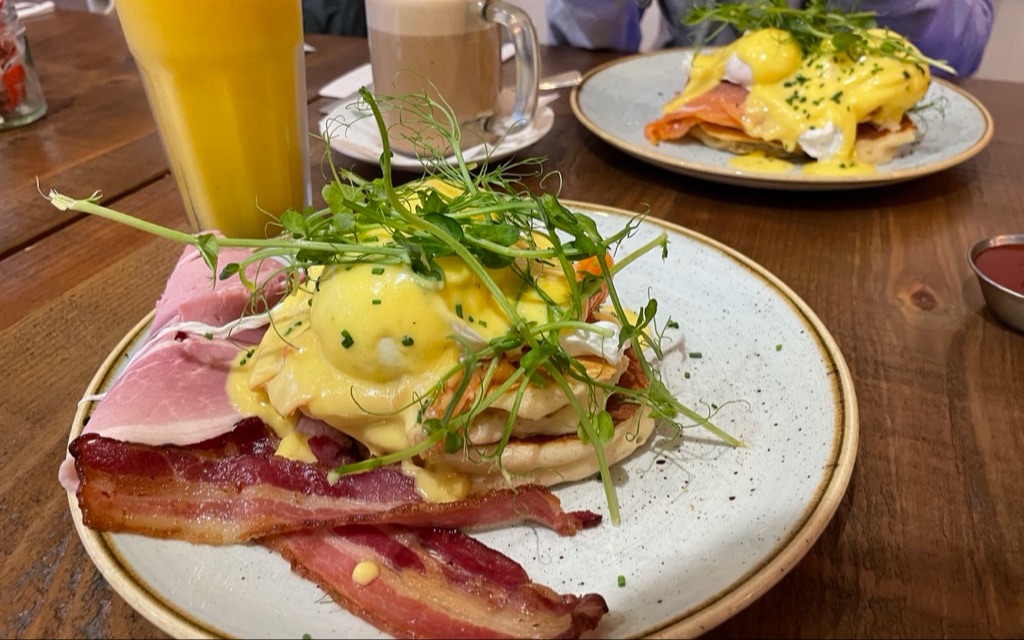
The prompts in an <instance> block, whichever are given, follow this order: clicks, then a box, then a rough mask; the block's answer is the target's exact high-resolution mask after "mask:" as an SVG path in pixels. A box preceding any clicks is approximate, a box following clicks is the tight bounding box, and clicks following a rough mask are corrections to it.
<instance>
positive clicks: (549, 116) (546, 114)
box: [317, 98, 556, 171]
mask: <svg viewBox="0 0 1024 640" xmlns="http://www.w3.org/2000/svg"><path fill="white" fill-rule="evenodd" d="M359 100H360V99H359V98H353V99H351V100H346V101H344V102H343V103H339V104H338V105H337V106H336V107H335V108H333V109H331V111H330V113H327V114H326V115H324V116H323V117H322V118H320V120H319V121H318V122H317V131H318V132H319V134H320V135H321V136H324V135H327V134H328V132H327V130H326V126H327V123H328V121H330V120H333V119H336V118H337V114H338V113H339V112H341V111H344V110H346V109H349V108H350V107H352V105H355V104H357V103H358V102H359ZM542 117H543V118H544V119H546V124H545V125H544V126H542V127H539V128H536V134H534V136H532V137H531V138H530V139H529V140H528V141H525V143H524V144H519V145H511V146H509V147H508V148H507V149H502V148H501V147H502V143H501V142H499V143H498V144H497V145H495V146H494V147H492V148H491V153H490V154H489V155H485V156H484V157H482V158H478V159H476V160H467V163H474V162H496V161H499V160H504V159H506V158H508V157H511V156H512V155H515V154H516V153H518V152H520V151H522V150H523V149H526V148H528V147H530V146H532V145H534V144H537V143H538V142H540V141H541V140H543V139H544V138H545V137H547V135H548V134H549V133H551V130H552V129H553V128H554V127H555V118H556V114H555V111H554V109H552V108H551V105H550V104H538V105H537V111H536V114H535V115H534V117H533V120H532V122H533V123H536V122H538V121H540V120H541V119H542ZM353 124H355V123H353ZM342 137H344V136H343V135H342V136H330V137H329V146H330V148H331V149H332V150H334V151H336V152H338V153H340V154H342V155H344V156H346V157H349V158H352V159H353V160H358V161H360V162H369V163H376V162H378V161H379V156H378V157H373V158H371V157H370V156H369V155H363V154H360V155H356V154H354V153H352V151H351V146H349V147H348V148H341V146H340V145H339V146H335V140H339V139H341V138H342ZM477 146H479V145H474V147H477ZM474 147H471V148H474ZM463 151H465V150H463ZM382 152H383V150H382ZM495 152H497V153H495ZM396 158H398V159H399V160H398V162H397V163H396V162H395V159H396ZM449 164H450V163H449ZM391 166H392V167H393V168H395V169H399V170H401V171H417V170H422V169H423V164H422V161H421V160H420V159H419V158H411V157H409V156H407V155H404V154H397V153H395V152H394V150H392V158H391ZM417 168H418V169H417Z"/></svg>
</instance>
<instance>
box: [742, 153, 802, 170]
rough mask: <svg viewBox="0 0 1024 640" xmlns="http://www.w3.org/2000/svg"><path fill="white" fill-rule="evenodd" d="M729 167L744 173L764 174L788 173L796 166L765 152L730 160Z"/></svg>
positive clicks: (747, 154) (748, 154)
mask: <svg viewBox="0 0 1024 640" xmlns="http://www.w3.org/2000/svg"><path fill="white" fill-rule="evenodd" d="M729 166H731V167H735V168H737V169H743V170H744V171H760V172H763V173H786V172H788V171H792V170H793V167H794V166H795V165H794V164H793V163H792V162H788V161H786V160H783V159H782V158H773V157H771V156H768V155H766V154H765V153H764V152H763V151H755V152H753V153H745V154H742V155H738V156H735V157H733V158H730V159H729Z"/></svg>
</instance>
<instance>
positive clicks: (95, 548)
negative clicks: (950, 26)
mask: <svg viewBox="0 0 1024 640" xmlns="http://www.w3.org/2000/svg"><path fill="white" fill-rule="evenodd" d="M561 202H562V204H563V205H565V206H566V207H567V208H569V209H573V210H584V211H592V212H597V213H601V214H606V215H612V216H619V217H636V216H637V215H640V214H637V213H636V212H631V211H629V210H626V209H623V208H620V207H611V206H606V205H599V204H595V203H590V202H582V201H576V200H568V199H566V200H562V201H561ZM645 222H649V223H652V224H655V225H657V226H659V227H662V228H665V229H669V230H671V231H673V232H675V233H678V234H680V235H683V236H686V237H688V238H690V239H692V240H694V241H696V242H698V243H699V244H702V245H704V246H706V247H710V248H712V249H714V250H715V251H718V252H720V253H723V254H725V255H726V256H728V257H729V258H731V259H733V260H735V261H737V262H738V263H740V264H742V265H743V266H744V267H745V268H746V269H748V270H750V271H752V272H754V273H755V274H756V275H757V276H758V277H759V278H761V279H762V280H763V281H764V282H765V283H766V284H768V285H770V286H771V287H773V288H774V289H775V290H776V291H777V292H778V293H779V294H780V295H781V296H782V297H783V298H784V301H785V302H786V303H787V304H789V305H790V306H791V307H793V308H794V310H795V311H796V312H797V314H798V315H799V316H800V317H801V319H802V320H803V322H804V323H805V324H806V325H807V326H808V327H809V328H811V329H813V331H814V335H815V337H816V341H817V342H818V345H819V348H821V349H822V356H823V359H825V361H826V364H827V365H828V366H827V368H828V369H829V373H828V375H829V376H830V377H831V378H832V380H833V381H832V385H833V390H834V393H835V400H834V402H835V404H836V419H835V423H834V424H833V425H832V427H831V432H832V445H831V449H832V450H831V453H830V455H829V456H828V458H827V459H828V461H829V468H828V470H827V471H826V472H824V473H822V474H821V476H820V477H819V478H818V487H817V488H816V489H815V493H814V495H813V497H812V499H811V500H809V501H808V502H807V504H806V505H805V507H804V512H803V514H802V515H801V517H800V518H799V519H796V520H794V522H793V523H792V525H791V528H790V531H789V532H788V535H787V536H786V537H785V538H783V539H782V540H780V541H779V542H778V543H776V544H775V545H774V547H773V548H772V549H771V550H770V551H768V552H767V553H766V554H765V556H764V557H763V558H761V559H760V560H759V561H758V562H757V563H755V564H754V565H753V566H751V567H750V569H749V570H748V571H747V572H745V573H744V574H742V575H740V576H739V577H738V578H737V579H736V580H734V581H733V582H732V583H730V584H728V585H726V586H725V587H724V588H723V589H722V590H721V591H720V592H719V593H717V594H713V595H709V596H708V597H707V598H706V599H705V600H704V601H703V602H701V603H699V604H698V605H697V606H696V607H694V608H691V609H688V610H683V611H681V612H679V614H678V615H677V616H674V617H673V618H672V619H670V620H668V621H666V622H664V623H663V624H659V625H657V626H653V627H650V628H647V629H645V630H644V631H643V632H641V633H640V637H651V638H678V637H695V636H698V635H700V634H702V633H705V632H707V631H709V630H710V629H713V628H714V627H716V626H718V625H719V624H721V623H722V622H725V621H726V620H728V619H729V618H731V617H732V616H734V615H735V614H737V613H739V612H740V611H741V610H743V609H744V608H746V607H747V606H748V605H749V604H750V603H752V602H753V601H754V600H756V599H758V598H760V597H761V596H762V595H763V594H764V593H766V592H767V591H768V590H769V589H771V588H772V587H773V586H775V585H776V584H777V583H778V582H779V581H781V580H782V578H783V577H785V576H786V575H787V574H788V573H789V571H790V570H791V569H792V568H793V567H794V566H796V564H797V563H798V562H799V561H800V560H801V559H802V558H803V557H804V556H805V555H806V553H807V552H808V551H809V550H810V548H811V547H812V546H813V545H814V544H815V543H816V542H817V540H818V538H819V537H820V536H821V534H822V533H823V532H824V530H825V528H826V527H827V526H828V524H829V523H830V522H831V520H832V518H833V516H834V515H835V512H836V511H837V509H838V507H839V504H840V503H841V501H842V498H843V496H844V495H845V493H846V489H847V487H848V485H849V481H850V478H851V476H852V473H853V469H854V466H855V462H856V455H857V449H858V443H859V409H858V404H857V399H856V391H855V388H854V384H853V378H852V375H851V373H850V370H849V367H848V365H847V364H846V361H845V358H844V357H843V355H842V352H841V350H840V349H839V346H838V344H837V343H836V342H835V339H834V338H833V337H832V335H831V333H830V332H829V331H828V329H827V327H825V325H824V323H823V322H822V321H821V319H820V318H819V317H818V316H817V314H816V313H814V311H813V310H812V309H811V308H810V307H809V305H807V303H806V302H805V301H804V300H803V299H802V298H801V297H800V296H798V295H797V294H796V292H794V291H793V290H792V289H791V288H790V287H789V286H788V285H786V284H785V283H784V282H783V281H782V280H780V279H779V278H778V277H777V276H776V275H775V274H773V273H772V272H771V271H769V270H768V269H766V268H765V267H763V266H762V265H760V264H759V263H757V262H756V261H754V260H753V259H751V258H749V257H748V256H746V255H744V254H743V253H740V252H739V251H737V250H735V249H733V248H732V247H730V246H728V245H726V244H724V243H722V242H719V241H718V240H715V239H713V238H711V237H709V236H706V235H704V234H702V233H700V232H697V231H694V230H692V229H689V228H687V227H684V226H682V225H679V224H676V223H674V222H671V221H668V220H665V219H662V218H656V217H653V216H648V217H646V218H645ZM154 314H155V311H153V310H151V311H150V312H149V313H147V314H146V315H145V316H144V317H143V318H142V319H141V320H139V321H138V322H137V323H136V324H135V326H134V327H132V328H131V329H130V330H129V331H128V332H127V333H126V334H125V335H124V336H123V337H122V338H121V340H120V341H119V342H118V343H117V345H116V346H115V347H114V348H113V349H112V350H111V351H110V353H109V354H108V355H107V357H106V358H105V359H104V361H103V363H102V364H101V365H100V366H99V368H98V369H97V371H96V373H95V374H94V375H93V377H92V379H91V381H90V382H89V385H88V387H87V389H86V391H85V396H84V397H89V396H91V395H93V394H95V393H97V392H98V391H99V389H101V388H103V387H104V385H107V384H109V383H110V382H112V381H113V379H114V378H116V376H117V375H119V371H120V368H119V364H121V362H120V361H121V359H122V357H123V355H124V353H125V351H127V350H128V349H129V348H130V347H131V345H132V344H133V343H134V342H136V341H138V340H139V339H141V338H142V337H143V336H144V334H145V330H146V329H147V327H148V326H149V324H150V322H151V321H152V319H153V317H154ZM95 403H96V401H95V400H90V401H83V402H79V403H78V407H77V410H76V412H75V416H74V418H73V421H72V425H71V430H70V433H69V436H68V443H69V444H70V443H71V441H73V440H74V439H75V438H76V437H77V436H78V435H79V434H80V433H81V431H82V429H83V427H84V421H85V418H86V417H87V416H88V415H89V413H90V412H91V410H92V408H93V407H94V405H95ZM67 499H68V505H69V508H70V511H71V515H72V519H73V522H74V525H75V529H76V530H77V533H78V535H79V538H80V539H81V541H82V545H83V546H84V547H85V549H86V552H87V554H88V555H89V557H90V559H91V560H92V561H93V563H94V564H95V565H96V568H97V569H98V570H99V572H100V574H101V575H102V576H103V578H104V579H105V580H106V581H107V582H108V583H109V584H110V585H111V587H112V588H113V589H114V591H115V592H116V593H117V594H118V595H120V596H121V597H122V598H123V599H124V600H125V601H126V602H127V603H128V604H129V606H131V607H132V608H133V609H135V610H136V611H138V612H139V613H140V614H141V615H142V616H143V617H144V618H146V619H147V620H149V621H150V622H151V623H153V624H154V625H155V626H156V627H158V628H159V629H161V630H162V631H164V632H165V633H168V634H170V635H172V636H174V637H177V638H204V639H215V638H230V637H232V636H231V634H229V633H226V632H225V631H223V630H221V629H218V628H216V627H215V626H214V625H212V624H209V623H205V622H201V621H199V620H197V619H196V618H195V617H194V616H192V615H190V614H189V613H188V612H186V611H182V610H180V608H178V607H176V606H175V605H174V604H172V603H171V602H169V601H168V600H166V599H165V598H162V597H160V595H159V594H157V593H154V592H153V590H152V589H151V588H150V586H149V585H148V584H147V582H146V581H145V580H144V579H143V578H142V577H140V576H138V575H136V573H135V572H134V571H133V569H132V567H131V566H130V565H129V564H128V563H127V562H124V561H123V560H122V559H121V557H120V554H119V553H118V552H117V550H116V544H115V543H114V542H113V540H112V538H111V536H112V535H115V534H110V533H105V532H97V531H94V530H92V529H90V528H88V527H86V526H85V524H84V522H83V520H82V514H81V510H80V509H79V506H78V501H77V498H76V497H75V495H74V494H71V493H68V494H67ZM346 613H348V612H346ZM348 615H352V614H348Z"/></svg>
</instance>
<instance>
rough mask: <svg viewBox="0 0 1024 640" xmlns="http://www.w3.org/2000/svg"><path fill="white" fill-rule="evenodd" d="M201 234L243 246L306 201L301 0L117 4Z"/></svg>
mask: <svg viewBox="0 0 1024 640" xmlns="http://www.w3.org/2000/svg"><path fill="white" fill-rule="evenodd" d="M117 13H118V17H119V19H120V21H121V26H122V28H123V29H124V34H125V39H126V40H127V42H128V46H129V48H130V49H131V51H132V54H133V55H134V56H135V60H136V63H137V64H138V67H139V71H140V73H141V75H142V79H143V84H144V86H145V88H146V95H147V97H148V98H149V104H150V108H151V109H152V111H153V115H154V117H155V118H156V121H157V127H158V129H159V131H160V136H161V139H162V140H163V143H164V147H165V148H166V150H167V155H168V158H169V160H170V163H171V171H172V172H173V174H174V177H175V180H176V181H177V183H178V188H179V190H180V191H181V195H182V199H183V200H184V202H185V209H186V212H187V213H188V216H189V222H190V224H191V225H192V227H193V229H194V230H197V231H198V230H208V229H219V230H220V231H222V232H223V233H224V234H225V235H228V236H236V237H253V238H255V237H263V236H264V235H267V234H268V233H270V234H271V235H272V234H273V233H276V229H274V228H272V227H268V223H272V222H273V221H274V217H275V216H277V215H279V214H281V213H282V212H284V211H285V210H287V209H289V208H295V209H300V210H301V208H302V207H303V206H305V205H306V204H308V203H309V202H310V190H309V189H310V188H309V162H308V160H309V158H308V148H309V144H308V140H307V138H308V135H307V134H308V129H307V120H306V78H305V65H304V61H303V55H304V53H303V39H302V12H301V6H300V0H196V1H192V2H183V1H182V0H117Z"/></svg>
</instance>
